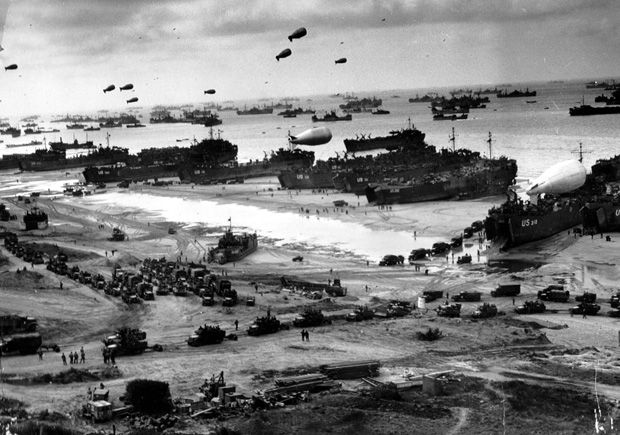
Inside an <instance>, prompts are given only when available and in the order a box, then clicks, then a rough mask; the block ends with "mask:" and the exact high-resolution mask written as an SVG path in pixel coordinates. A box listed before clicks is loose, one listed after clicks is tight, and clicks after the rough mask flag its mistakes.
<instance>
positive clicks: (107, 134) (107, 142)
mask: <svg viewBox="0 0 620 435" xmlns="http://www.w3.org/2000/svg"><path fill="white" fill-rule="evenodd" d="M105 143H106V144H107V145H108V148H110V133H109V132H106V133H105Z"/></svg>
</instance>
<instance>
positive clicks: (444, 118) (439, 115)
mask: <svg viewBox="0 0 620 435" xmlns="http://www.w3.org/2000/svg"><path fill="white" fill-rule="evenodd" d="M458 119H467V113H463V114H461V115H456V114H452V115H444V114H443V113H436V114H435V115H433V121H456V120H458Z"/></svg>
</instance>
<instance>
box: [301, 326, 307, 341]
mask: <svg viewBox="0 0 620 435" xmlns="http://www.w3.org/2000/svg"><path fill="white" fill-rule="evenodd" d="M305 340H306V330H305V329H302V330H301V341H305Z"/></svg>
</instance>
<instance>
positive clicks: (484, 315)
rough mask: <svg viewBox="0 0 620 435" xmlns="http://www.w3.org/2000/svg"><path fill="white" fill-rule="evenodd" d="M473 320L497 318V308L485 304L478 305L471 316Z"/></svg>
mask: <svg viewBox="0 0 620 435" xmlns="http://www.w3.org/2000/svg"><path fill="white" fill-rule="evenodd" d="M471 316H472V317H473V318H474V319H488V318H489V317H495V316H497V306H495V305H494V304H489V303H487V302H485V303H484V304H482V305H480V306H479V307H478V308H477V309H476V310H475V311H474V313H473V314H472V315H471Z"/></svg>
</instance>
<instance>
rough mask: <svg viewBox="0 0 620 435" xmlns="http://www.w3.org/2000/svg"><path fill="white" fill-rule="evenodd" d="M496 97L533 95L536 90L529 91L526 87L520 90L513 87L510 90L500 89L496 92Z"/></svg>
mask: <svg viewBox="0 0 620 435" xmlns="http://www.w3.org/2000/svg"><path fill="white" fill-rule="evenodd" d="M496 96H497V98H520V97H535V96H536V91H530V89H529V88H526V89H525V91H520V90H518V89H515V90H514V91H512V92H508V91H507V90H503V91H500V92H498V93H497V94H496Z"/></svg>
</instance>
